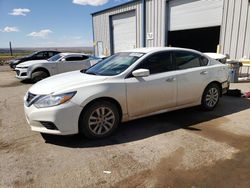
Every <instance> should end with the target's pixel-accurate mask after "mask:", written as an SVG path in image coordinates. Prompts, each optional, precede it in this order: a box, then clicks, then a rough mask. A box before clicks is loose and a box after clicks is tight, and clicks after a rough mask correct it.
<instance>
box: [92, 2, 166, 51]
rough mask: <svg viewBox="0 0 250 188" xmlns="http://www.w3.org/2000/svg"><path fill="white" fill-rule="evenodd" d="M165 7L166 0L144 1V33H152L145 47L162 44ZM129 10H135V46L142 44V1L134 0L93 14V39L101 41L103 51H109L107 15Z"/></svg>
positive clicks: (163, 39)
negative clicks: (145, 13)
mask: <svg viewBox="0 0 250 188" xmlns="http://www.w3.org/2000/svg"><path fill="white" fill-rule="evenodd" d="M165 8H166V0H147V2H146V12H147V15H146V33H152V34H153V37H152V38H151V39H148V40H147V39H146V46H147V47H153V46H164V43H165V42H164V41H165V13H166V11H165ZM131 10H135V11H136V31H137V32H136V47H141V46H142V44H141V42H142V41H141V39H142V30H141V26H142V25H141V24H142V23H141V22H142V17H141V15H142V3H141V1H135V2H131V3H129V4H125V5H123V6H119V7H116V8H113V9H109V10H107V11H103V12H100V13H97V14H94V15H93V30H94V41H95V42H97V41H102V42H103V48H104V51H105V49H107V50H108V51H109V52H110V30H109V27H110V26H109V17H110V16H112V15H115V14H119V13H123V12H126V11H131Z"/></svg>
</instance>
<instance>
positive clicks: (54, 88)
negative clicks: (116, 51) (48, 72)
mask: <svg viewBox="0 0 250 188" xmlns="http://www.w3.org/2000/svg"><path fill="white" fill-rule="evenodd" d="M105 79H107V77H106V76H96V75H89V74H84V73H81V72H80V71H79V70H78V71H73V72H67V73H63V74H59V75H55V76H52V77H49V78H46V79H44V80H42V81H40V82H38V83H36V84H34V85H33V86H32V87H31V88H30V90H29V92H31V93H33V94H38V95H48V94H52V93H60V92H64V91H65V92H68V91H72V90H76V89H78V88H80V87H84V86H86V85H90V84H94V83H97V82H101V81H104V80H105Z"/></svg>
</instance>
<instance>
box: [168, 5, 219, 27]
mask: <svg viewBox="0 0 250 188" xmlns="http://www.w3.org/2000/svg"><path fill="white" fill-rule="evenodd" d="M168 3H169V4H168V6H169V14H168V15H169V26H168V27H169V28H168V29H169V31H176V30H186V29H196V28H205V27H214V26H220V25H221V22H222V10H223V0H171V1H169V2H168Z"/></svg>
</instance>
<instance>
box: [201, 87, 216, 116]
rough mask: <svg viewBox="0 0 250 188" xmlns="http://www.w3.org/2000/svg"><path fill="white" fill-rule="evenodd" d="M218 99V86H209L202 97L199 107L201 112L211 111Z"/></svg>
mask: <svg viewBox="0 0 250 188" xmlns="http://www.w3.org/2000/svg"><path fill="white" fill-rule="evenodd" d="M219 99H220V88H219V86H218V84H214V83H212V84H209V85H208V86H207V87H206V89H205V91H204V92H203V95H202V101H201V107H202V108H203V110H206V111H211V110H213V109H214V108H215V107H216V106H217V104H218V102H219Z"/></svg>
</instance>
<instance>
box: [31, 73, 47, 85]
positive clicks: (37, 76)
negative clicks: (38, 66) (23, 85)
mask: <svg viewBox="0 0 250 188" xmlns="http://www.w3.org/2000/svg"><path fill="white" fill-rule="evenodd" d="M47 77H49V75H48V73H47V72H45V71H36V72H33V73H32V75H31V80H32V82H33V83H36V82H38V81H40V80H42V79H44V78H47Z"/></svg>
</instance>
